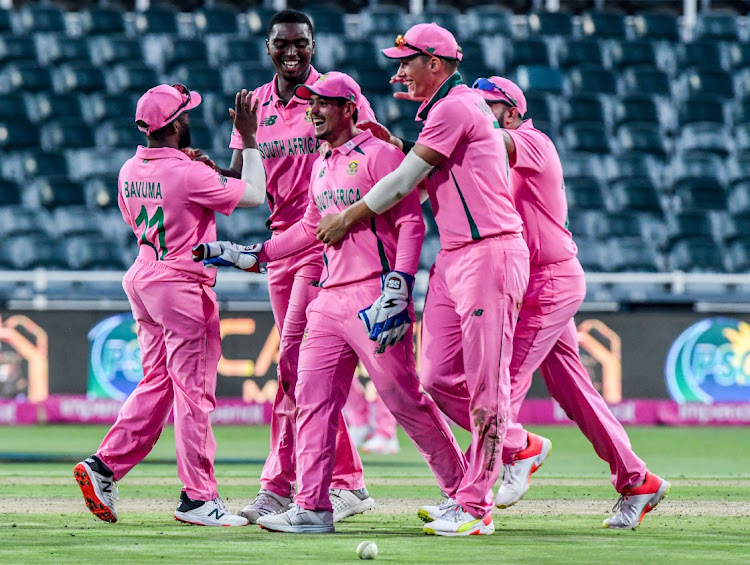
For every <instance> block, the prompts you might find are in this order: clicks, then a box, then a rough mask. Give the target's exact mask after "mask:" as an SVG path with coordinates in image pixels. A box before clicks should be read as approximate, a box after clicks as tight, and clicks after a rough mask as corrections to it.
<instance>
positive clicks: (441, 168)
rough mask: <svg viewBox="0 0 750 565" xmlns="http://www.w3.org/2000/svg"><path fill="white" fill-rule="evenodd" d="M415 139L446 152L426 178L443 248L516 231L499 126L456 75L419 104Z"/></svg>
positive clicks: (518, 223) (479, 98) (518, 226)
mask: <svg viewBox="0 0 750 565" xmlns="http://www.w3.org/2000/svg"><path fill="white" fill-rule="evenodd" d="M420 120H423V121H424V127H423V129H422V132H421V133H420V134H419V138H418V139H417V143H419V144H420V145H424V146H426V147H429V148H430V149H432V150H434V151H437V152H438V153H440V154H442V155H445V157H446V159H445V160H444V161H442V162H441V163H439V164H438V165H437V167H435V168H434V169H433V170H432V172H431V173H430V175H429V176H428V177H427V178H426V179H425V181H424V182H425V187H426V189H427V192H428V193H429V195H430V203H431V204H432V210H433V212H434V214H435V221H436V222H437V225H438V228H439V230H440V243H441V245H442V247H443V249H446V250H450V249H456V248H459V247H462V246H464V245H466V244H468V243H471V242H472V241H477V240H480V239H483V238H486V237H492V236H496V235H500V234H515V233H520V232H521V229H522V222H521V216H520V215H519V214H518V212H517V211H516V209H515V207H514V204H513V198H512V197H511V194H510V187H509V180H508V155H507V153H506V151H505V143H504V142H503V138H502V134H501V132H500V129H499V128H500V125H499V124H498V123H497V121H496V120H495V117H494V116H493V115H492V111H491V110H490V108H489V106H487V103H486V102H485V101H484V100H483V98H482V96H481V95H480V94H479V93H478V92H477V91H476V90H472V89H471V88H469V87H468V86H466V85H465V84H463V83H462V82H461V75H459V74H458V73H455V74H454V75H453V76H451V77H450V78H448V79H447V80H446V81H445V83H443V85H442V86H441V87H440V89H439V90H438V91H437V92H436V93H435V95H434V96H433V97H432V98H431V99H430V100H427V101H425V102H423V103H422V105H421V106H420V107H419V111H418V113H417V121H420Z"/></svg>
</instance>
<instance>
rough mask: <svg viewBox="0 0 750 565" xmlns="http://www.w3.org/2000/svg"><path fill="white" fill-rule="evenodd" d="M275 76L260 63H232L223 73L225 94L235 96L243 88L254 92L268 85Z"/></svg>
mask: <svg viewBox="0 0 750 565" xmlns="http://www.w3.org/2000/svg"><path fill="white" fill-rule="evenodd" d="M272 77H273V75H269V72H268V69H267V68H265V67H264V66H262V65H261V64H260V63H251V62H243V63H232V64H230V65H227V66H226V67H225V68H224V70H223V71H222V73H221V78H222V85H223V87H224V88H223V92H224V94H226V95H228V96H235V95H236V94H237V93H238V92H239V91H240V90H242V89H243V88H247V89H248V90H252V89H255V88H258V87H259V86H261V85H263V84H265V83H267V82H268V81H269V80H270V79H271V78H272Z"/></svg>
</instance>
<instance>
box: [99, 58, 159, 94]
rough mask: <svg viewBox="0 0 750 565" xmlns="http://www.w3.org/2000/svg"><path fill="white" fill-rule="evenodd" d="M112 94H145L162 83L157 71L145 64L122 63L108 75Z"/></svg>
mask: <svg viewBox="0 0 750 565" xmlns="http://www.w3.org/2000/svg"><path fill="white" fill-rule="evenodd" d="M106 77H107V91H108V92H110V93H113V94H114V93H120V92H133V93H137V94H143V93H144V92H146V91H147V90H148V89H150V88H153V87H154V86H156V85H158V84H160V83H161V82H162V81H161V80H160V79H159V76H158V75H157V74H156V71H155V70H154V69H152V68H151V67H149V66H147V65H146V64H144V63H120V64H118V65H115V66H113V67H112V68H110V69H109V70H108V72H107V74H106Z"/></svg>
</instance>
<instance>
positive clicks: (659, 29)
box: [632, 12, 681, 42]
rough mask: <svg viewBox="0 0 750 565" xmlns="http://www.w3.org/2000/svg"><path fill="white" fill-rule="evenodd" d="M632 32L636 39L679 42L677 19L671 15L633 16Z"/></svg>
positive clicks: (644, 14)
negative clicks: (645, 38) (644, 38)
mask: <svg viewBox="0 0 750 565" xmlns="http://www.w3.org/2000/svg"><path fill="white" fill-rule="evenodd" d="M632 23H633V30H634V32H635V34H636V36H638V37H647V38H648V39H652V40H657V41H658V40H664V41H670V42H677V41H679V40H680V36H681V34H680V28H679V25H678V23H677V18H676V17H675V16H673V15H671V14H660V13H653V14H651V13H647V12H646V13H642V14H637V15H635V16H633V20H632Z"/></svg>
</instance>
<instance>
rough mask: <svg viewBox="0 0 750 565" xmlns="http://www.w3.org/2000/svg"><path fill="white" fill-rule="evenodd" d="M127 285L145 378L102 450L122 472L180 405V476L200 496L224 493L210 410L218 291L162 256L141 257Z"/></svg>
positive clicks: (217, 353)
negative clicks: (216, 470) (217, 472)
mask: <svg viewBox="0 0 750 565" xmlns="http://www.w3.org/2000/svg"><path fill="white" fill-rule="evenodd" d="M122 285H123V288H124V289H125V293H126V294H127V295H128V299H129V300H130V305H131V308H132V310H133V316H134V317H135V320H136V322H137V324H138V345H140V347H141V357H142V364H143V380H142V381H141V382H140V383H139V384H138V386H137V387H136V389H135V391H133V393H132V394H131V395H130V396H129V397H128V399H127V401H126V402H125V404H124V405H123V407H122V409H121V410H120V413H119V415H118V416H117V421H116V422H115V424H114V425H113V426H112V428H111V429H110V430H109V432H108V433H107V435H106V436H105V437H104V440H103V441H102V444H101V445H100V446H99V450H98V451H97V456H98V457H99V458H100V459H101V460H102V461H103V462H104V464H105V465H106V466H107V467H109V468H110V469H111V470H112V471H113V473H114V478H115V480H117V481H119V480H120V479H122V478H123V477H124V476H125V475H126V474H127V473H128V472H129V471H130V470H131V469H132V468H133V467H134V466H135V465H137V464H138V463H139V462H140V461H142V460H143V458H144V457H146V455H148V453H149V452H150V451H151V449H152V448H153V447H154V445H155V444H156V441H157V440H158V439H159V436H160V435H161V432H162V430H163V429H164V426H165V425H166V423H167V418H168V417H169V413H170V412H171V411H172V410H173V409H174V435H175V444H176V452H177V475H178V476H179V477H180V480H181V481H182V482H183V483H184V485H185V486H184V489H183V490H184V491H185V492H186V493H187V495H188V496H189V497H190V498H191V499H192V500H213V499H214V498H216V497H217V496H218V492H217V487H216V478H215V477H214V466H213V465H214V456H215V453H216V441H215V440H214V434H213V431H212V430H211V422H210V421H209V415H210V414H211V412H213V410H214V408H215V406H216V398H215V393H216V367H217V365H218V362H219V356H220V355H221V338H220V335H219V308H218V305H217V303H216V295H215V294H214V291H213V290H212V289H211V288H210V287H208V286H205V285H202V284H200V283H199V282H197V281H196V280H195V279H194V278H192V277H189V276H188V275H186V274H184V273H181V272H180V271H176V270H174V269H172V268H170V267H167V266H165V265H164V263H159V262H155V261H146V260H144V259H140V258H139V259H136V261H135V264H134V265H133V266H132V267H131V268H130V270H129V271H128V272H127V274H126V275H125V278H124V280H123V283H122Z"/></svg>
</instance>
